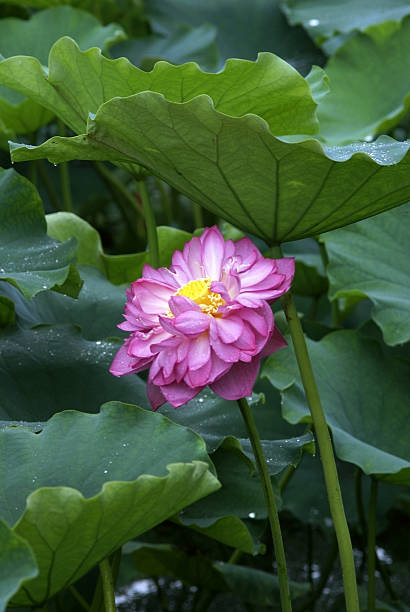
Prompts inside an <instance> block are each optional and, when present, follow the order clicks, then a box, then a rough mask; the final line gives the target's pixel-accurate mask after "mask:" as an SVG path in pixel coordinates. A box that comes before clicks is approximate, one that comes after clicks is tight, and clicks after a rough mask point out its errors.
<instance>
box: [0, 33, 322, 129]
mask: <svg viewBox="0 0 410 612" xmlns="http://www.w3.org/2000/svg"><path fill="white" fill-rule="evenodd" d="M0 83H3V84H4V85H7V86H8V87H10V88H12V89H15V90H16V91H18V92H20V93H21V94H24V95H26V96H28V97H29V98H30V99H32V100H34V101H35V102H37V103H38V104H41V105H43V106H44V107H46V108H48V109H50V110H52V111H53V112H55V113H56V114H57V115H58V116H59V117H60V118H61V119H63V121H65V122H66V124H67V125H68V126H70V127H71V128H72V129H73V130H74V132H76V133H78V134H81V133H82V132H83V131H85V128H86V124H87V120H88V118H89V114H90V113H92V114H95V113H96V112H97V110H98V108H99V107H100V106H101V104H103V103H104V102H106V101H108V100H110V99H112V98H114V97H117V96H122V97H124V96H130V95H132V94H136V93H138V92H141V91H147V90H151V91H155V92H158V93H161V94H163V95H164V96H165V97H166V98H167V99H168V100H170V101H173V102H184V101H187V100H191V99H192V98H194V97H195V96H198V95H200V94H205V95H207V96H209V97H210V98H212V100H213V101H214V104H215V107H216V108H217V109H218V110H219V111H221V112H226V113H228V114H230V115H232V116H241V115H244V114H246V113H256V114H258V115H259V116H261V117H263V118H264V119H265V120H266V121H267V122H268V123H269V126H270V128H271V130H272V132H273V133H275V134H277V135H279V134H298V133H303V134H313V133H315V132H316V131H317V129H318V123H317V120H316V117H315V107H316V104H315V102H314V100H313V98H312V96H311V93H310V89H309V86H308V84H307V82H306V81H305V80H304V79H303V78H302V77H301V76H300V75H299V74H298V73H297V72H296V70H294V69H293V68H292V67H291V66H289V64H287V63H286V62H284V61H283V60H281V59H280V58H279V57H276V56H274V55H272V54H270V53H261V54H260V55H259V57H258V60H257V61H256V62H250V61H246V60H237V59H232V60H229V61H228V62H227V64H226V67H225V69H224V70H223V71H222V72H219V73H218V74H209V73H205V72H202V71H201V70H200V69H199V67H198V66H197V65H196V64H194V63H189V64H184V65H183V66H172V65H171V64H168V63H166V62H158V63H157V64H156V65H155V66H154V68H153V70H152V71H151V72H144V71H142V70H140V69H139V68H136V67H135V66H133V64H131V63H130V62H129V61H128V60H127V59H125V58H120V59H118V60H109V59H107V58H105V57H103V56H102V54H101V51H100V50H99V49H96V48H94V49H89V50H88V51H86V52H81V51H80V50H79V48H78V46H77V45H76V43H75V42H74V41H73V40H71V39H69V38H62V39H60V40H59V41H58V42H57V43H56V44H55V45H54V46H53V47H52V49H51V51H50V57H49V67H48V71H45V70H44V68H43V67H42V65H41V63H40V62H39V61H38V60H37V59H36V58H34V57H14V58H9V59H6V60H3V61H2V62H0Z"/></svg>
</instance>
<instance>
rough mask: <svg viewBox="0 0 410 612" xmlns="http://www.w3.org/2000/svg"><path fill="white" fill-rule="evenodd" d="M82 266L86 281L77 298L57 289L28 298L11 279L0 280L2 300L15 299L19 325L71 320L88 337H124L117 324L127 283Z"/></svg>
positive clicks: (32, 325) (10, 322) (26, 326)
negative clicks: (8, 280)
mask: <svg viewBox="0 0 410 612" xmlns="http://www.w3.org/2000/svg"><path fill="white" fill-rule="evenodd" d="M79 270H80V273H81V277H82V280H83V281H84V284H83V286H82V288H81V292H80V294H79V296H78V298H77V299H76V300H73V299H72V298H70V297H68V296H66V295H61V294H60V293H57V292H55V291H42V292H41V293H39V294H37V295H36V296H35V297H34V298H32V299H31V300H26V299H25V298H24V297H23V296H22V295H21V294H20V293H19V292H18V291H17V289H15V287H13V286H12V285H10V284H9V283H1V284H0V300H1V299H2V298H3V299H9V300H11V304H13V303H14V308H15V315H16V323H17V325H18V327H20V328H30V327H34V326H36V325H56V324H60V325H64V324H69V323H72V324H73V325H78V326H80V327H81V333H82V335H83V337H84V338H85V339H87V340H102V339H104V338H109V337H115V336H118V337H122V336H123V332H122V331H120V330H119V329H118V327H117V325H118V323H120V322H121V321H122V320H123V318H122V313H123V310H124V303H125V299H126V298H125V287H124V286H123V285H121V286H119V287H117V286H115V285H112V284H111V283H110V282H109V281H107V279H106V278H105V276H104V275H103V274H102V273H101V272H99V270H96V269H95V268H92V267H90V266H81V267H80V268H79ZM0 303H1V301H0ZM0 308H1V307H0ZM14 308H13V319H12V320H9V321H8V325H11V324H12V323H13V322H14ZM0 312H1V310H0ZM0 316H1V315H0ZM5 316H6V313H5ZM9 317H11V314H9ZM4 326H5V325H4ZM0 327H1V325H0ZM29 337H30V336H29V335H28V336H27V338H29Z"/></svg>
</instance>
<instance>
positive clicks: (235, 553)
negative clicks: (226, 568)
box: [227, 548, 243, 565]
mask: <svg viewBox="0 0 410 612" xmlns="http://www.w3.org/2000/svg"><path fill="white" fill-rule="evenodd" d="M242 554H243V553H242V551H241V550H239V548H235V550H234V551H233V553H232V554H231V556H230V557H229V559H228V561H227V563H231V564H232V565H235V563H236V562H237V561H239V559H240V558H241V557H242Z"/></svg>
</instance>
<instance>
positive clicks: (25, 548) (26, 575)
mask: <svg viewBox="0 0 410 612" xmlns="http://www.w3.org/2000/svg"><path fill="white" fill-rule="evenodd" d="M37 574H38V569H37V564H36V560H35V558H34V555H33V551H32V550H31V548H30V546H29V545H28V543H27V542H26V541H25V540H24V539H23V538H21V537H20V536H18V535H17V534H16V533H14V532H13V531H12V530H11V529H10V527H9V526H8V525H7V524H6V523H5V522H4V521H3V520H2V519H1V518H0V612H4V610H5V609H6V606H7V602H8V601H9V600H10V598H11V597H12V596H13V595H14V594H15V593H16V592H17V591H18V590H19V588H20V585H21V584H22V583H23V582H24V581H25V580H29V579H30V578H34V577H35V576H37Z"/></svg>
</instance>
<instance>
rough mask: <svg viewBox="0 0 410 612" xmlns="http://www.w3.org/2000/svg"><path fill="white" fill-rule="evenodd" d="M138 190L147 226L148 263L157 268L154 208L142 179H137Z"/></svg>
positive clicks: (157, 248) (157, 253)
mask: <svg viewBox="0 0 410 612" xmlns="http://www.w3.org/2000/svg"><path fill="white" fill-rule="evenodd" d="M138 191H139V194H140V196H141V201H142V206H143V209H144V217H145V224H146V226H147V237H148V249H149V259H150V264H151V266H152V267H153V268H158V267H159V247H158V234H157V225H156V223H155V216H154V210H153V208H152V205H151V202H150V199H149V197H148V191H147V187H146V185H145V182H144V181H138Z"/></svg>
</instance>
